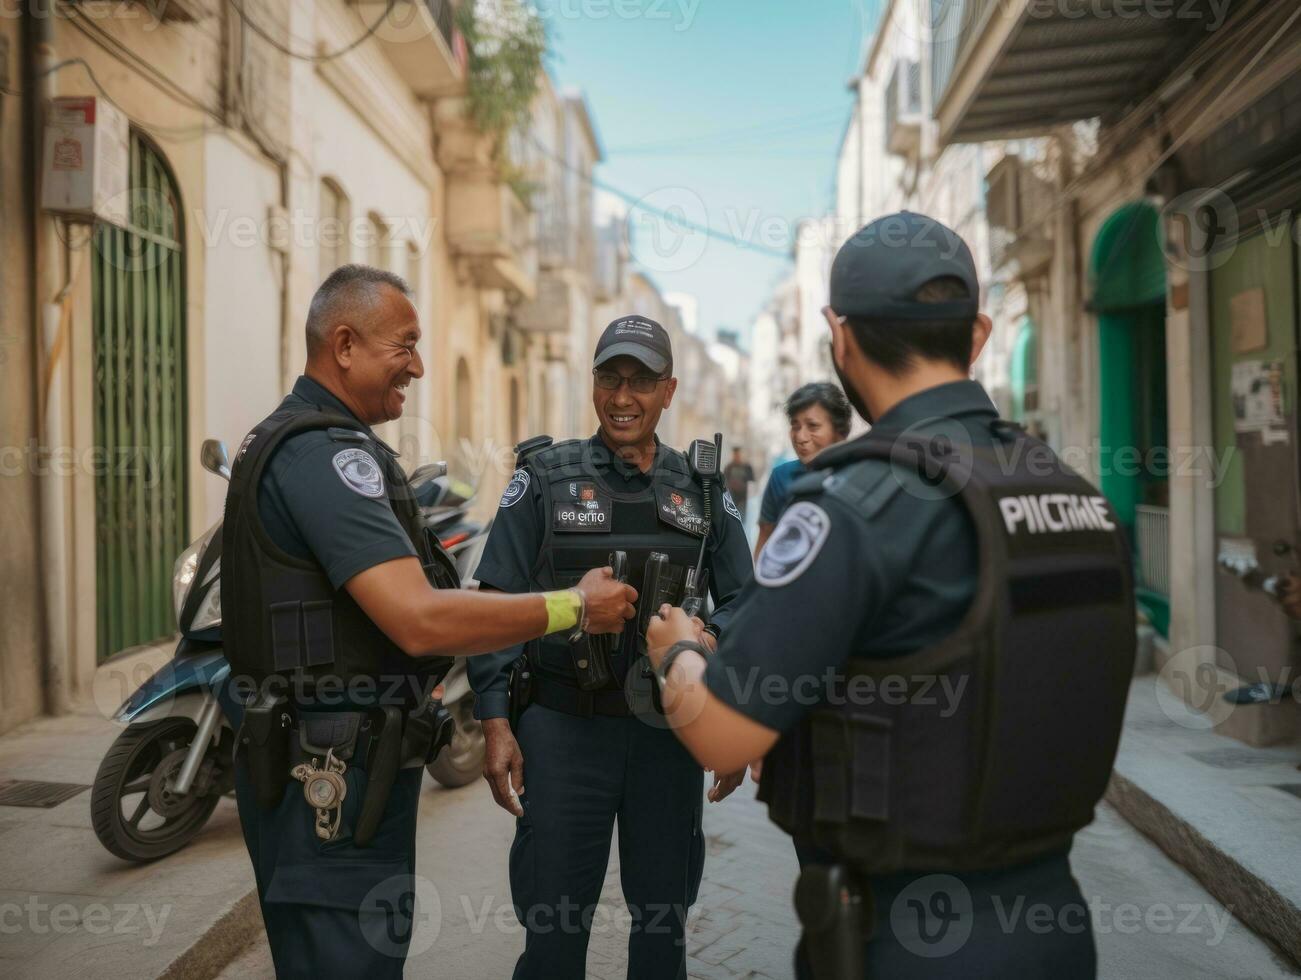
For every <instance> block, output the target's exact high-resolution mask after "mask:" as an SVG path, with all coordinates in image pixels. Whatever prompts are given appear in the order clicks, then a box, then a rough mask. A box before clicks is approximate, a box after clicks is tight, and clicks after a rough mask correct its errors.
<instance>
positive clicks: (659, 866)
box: [470, 316, 752, 980]
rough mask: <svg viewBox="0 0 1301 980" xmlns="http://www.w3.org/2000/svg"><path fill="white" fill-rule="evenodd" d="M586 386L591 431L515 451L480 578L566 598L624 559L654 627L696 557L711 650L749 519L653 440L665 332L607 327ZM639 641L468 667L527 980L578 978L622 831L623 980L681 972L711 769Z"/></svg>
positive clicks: (727, 774)
mask: <svg viewBox="0 0 1301 980" xmlns="http://www.w3.org/2000/svg"><path fill="white" fill-rule="evenodd" d="M593 381H594V384H593V388H592V403H593V406H594V408H595V409H596V415H597V418H598V420H599V423H600V428H599V430H598V431H597V433H596V434H595V435H594V436H592V437H591V438H590V439H585V440H570V441H567V442H561V443H558V444H552V443H551V440H550V439H549V438H546V437H541V438H539V439H535V440H530V441H529V442H527V443H524V444H523V445H522V447H520V457H521V458H520V463H519V469H517V470H516V472H515V475H514V477H513V478H512V479H511V482H510V484H509V485H508V486H507V488H506V491H505V493H504V494H503V495H502V498H501V503H500V508H499V510H498V512H497V519H496V521H495V522H494V524H493V528H492V532H491V533H490V535H489V537H488V542H487V546H486V549H485V552H484V556H483V560H482V563H481V564H480V566H479V568H478V571H477V572H476V577H477V578H478V579H479V581H480V583H481V587H489V586H491V587H493V588H497V589H500V590H502V591H503V592H521V591H525V590H528V589H536V588H544V589H545V588H555V587H561V586H563V585H564V584H565V583H566V582H568V581H570V580H571V579H572V578H573V576H574V575H575V573H576V571H577V570H578V569H581V568H582V567H583V565H584V563H585V562H590V561H593V560H598V561H599V560H604V559H605V558H606V556H607V555H608V554H610V553H612V552H623V553H624V554H625V555H626V556H627V565H628V577H629V581H631V582H632V583H633V584H634V585H636V586H637V588H638V591H639V592H644V593H646V594H647V595H650V596H651V598H650V599H643V600H642V605H641V607H640V608H641V612H642V616H643V620H642V621H643V622H644V621H645V620H646V619H649V618H650V616H651V614H652V613H653V612H654V611H655V610H656V609H658V608H659V603H660V602H663V601H668V602H674V601H680V597H682V596H683V594H684V588H685V586H686V585H687V578H688V575H692V576H694V571H695V566H696V565H697V564H698V563H699V561H700V558H701V556H702V555H703V561H704V570H705V573H706V574H707V576H708V587H709V591H710V593H711V594H712V595H713V598H714V600H715V602H716V607H715V609H714V612H713V616H712V618H711V620H710V622H709V623H708V624H707V625H706V624H705V623H704V622H703V621H702V620H701V619H700V618H695V619H691V620H689V626H690V629H691V633H692V635H693V636H694V637H696V638H697V639H698V640H700V642H702V643H704V644H705V645H707V646H710V647H712V646H713V644H714V643H715V641H716V639H717V637H718V636H719V635H725V634H726V631H727V628H728V622H729V620H730V617H731V612H732V601H733V599H734V598H735V597H736V595H737V594H738V593H739V592H740V590H741V587H742V586H743V585H744V584H745V582H747V581H748V580H749V578H750V575H751V574H752V563H751V559H750V555H749V551H748V548H747V545H746V538H745V531H744V528H743V526H742V523H741V517H740V513H739V511H738V510H737V509H736V506H735V504H734V502H733V501H732V499H731V497H730V496H729V495H728V494H727V493H726V491H725V490H724V489H723V488H722V487H721V486H720V485H719V483H718V482H717V474H718V459H717V456H716V455H715V456H714V457H713V459H712V466H709V467H706V466H703V465H699V458H698V462H697V465H695V466H693V465H692V463H691V460H690V459H689V458H688V457H687V456H684V455H683V454H682V453H679V452H677V451H676V450H674V449H670V448H669V447H668V446H665V445H663V444H662V443H661V442H660V441H659V439H658V438H657V437H656V435H655V428H656V425H657V424H658V422H659V419H660V414H661V413H662V412H663V411H664V410H665V409H667V408H668V407H669V405H670V403H671V402H672V400H673V394H674V391H675V390H676V388H677V381H676V379H675V378H674V377H673V353H672V349H671V347H670V343H669V337H668V334H667V332H666V331H665V330H664V328H663V327H662V326H661V325H660V324H658V323H656V322H655V321H653V320H649V319H647V318H645V317H640V316H626V317H623V318H621V319H618V320H615V321H614V322H613V323H611V324H610V325H609V326H608V327H607V328H606V330H605V332H604V333H603V334H602V336H601V339H600V341H599V343H598V344H597V347H596V356H595V360H594V369H593ZM696 446H697V448H698V449H699V448H703V449H704V451H705V452H706V453H708V452H710V451H713V452H715V453H716V446H715V445H713V444H709V443H706V444H704V446H703V447H701V445H700V444H699V443H697V444H696ZM707 469H708V470H711V471H712V472H713V473H714V476H713V477H711V478H706V477H705V476H704V474H705V472H706V470H707ZM702 546H703V548H702ZM655 555H659V556H661V557H660V558H658V559H657V558H656V557H654V556H655ZM661 562H662V564H661ZM656 577H658V580H659V581H658V585H656V584H655V583H654V582H653V581H652V579H653V578H656ZM697 598H700V597H699V596H697ZM641 643H642V638H641V637H639V636H637V635H636V631H634V630H632V629H629V630H628V631H626V632H625V635H624V637H623V642H619V643H610V642H607V643H605V644H604V645H602V644H601V643H599V642H598V643H596V644H592V643H580V644H571V643H569V642H567V641H566V638H565V637H563V636H551V637H546V638H543V639H542V640H541V641H539V642H536V643H531V644H529V645H528V647H527V651H526V656H525V659H524V661H523V662H522V663H520V664H518V665H517V667H516V670H515V674H514V677H513V679H512V678H510V677H509V674H510V668H511V665H512V663H516V662H517V661H518V660H519V658H520V655H521V648H520V647H515V648H512V649H509V650H506V651H503V653H502V654H501V656H499V657H496V658H486V657H484V658H479V659H478V660H476V661H474V662H472V663H471V664H470V680H471V683H472V684H473V685H474V688H475V691H476V692H477V693H478V703H477V709H476V710H477V711H478V713H479V716H480V717H481V718H482V719H483V729H484V734H485V735H486V737H487V756H486V759H485V763H484V777H485V778H486V779H487V780H488V783H489V785H490V786H491V787H492V793H493V797H494V798H495V799H496V801H497V803H498V804H499V805H501V806H502V807H504V808H505V809H507V810H508V811H509V812H511V813H513V814H514V815H515V816H516V817H517V822H516V832H515V841H514V844H513V846H512V847H511V853H510V878H511V894H512V897H513V899H514V904H515V907H516V910H517V915H518V916H519V917H520V921H521V923H522V924H523V925H524V926H525V927H526V930H527V936H526V940H525V949H524V953H523V955H522V956H521V957H520V959H519V961H518V963H517V964H516V967H515V974H514V975H515V978H516V980H527V978H537V980H582V977H584V976H586V970H585V961H586V955H587V944H588V936H589V931H590V927H591V921H592V915H593V910H594V908H595V906H596V903H597V901H598V899H599V898H600V895H601V885H602V882H603V880H604V877H605V870H606V865H607V863H608V859H609V852H610V841H611V835H612V831H613V828H614V825H615V823H616V820H617V822H618V827H619V858H620V874H621V878H622V883H623V893H624V897H625V899H626V900H627V903H628V907H629V911H630V913H631V915H632V929H631V937H630V939H629V946H628V976H629V977H642V978H652V980H672V978H674V977H681V978H684V980H685V977H686V952H685V942H684V934H685V920H686V913H687V910H688V908H690V906H691V904H692V903H693V902H694V901H695V896H696V891H697V889H698V887H699V884H700V876H701V872H702V869H703V866H704V848H705V842H704V838H703V836H702V833H701V827H700V820H701V806H702V796H703V793H702V789H703V787H702V785H701V783H702V779H701V769H700V766H699V765H697V763H696V762H695V760H694V759H692V758H691V756H690V754H689V753H688V752H687V751H686V750H685V749H684V748H683V747H682V746H681V745H679V744H678V742H677V740H676V739H675V738H674V737H673V735H672V733H671V732H669V731H668V730H667V728H666V726H665V724H664V719H663V716H662V714H660V713H659V710H658V702H657V700H656V698H655V696H654V695H655V694H656V693H657V692H656V691H655V688H654V681H653V679H652V678H651V676H650V670H649V664H648V663H647V662H646V660H645V657H644V655H643V653H644V650H643V648H642V646H641ZM526 676H527V685H528V686H527V690H526V691H525V692H524V693H523V695H522V696H521V695H520V691H519V688H520V687H522V686H524V684H525V677H526ZM512 684H513V685H514V689H512V690H508V687H509V686H510V685H512ZM508 694H509V695H510V696H511V698H512V700H513V701H514V702H515V707H514V712H513V714H514V715H515V718H514V730H513V731H512V724H511V720H510V719H509V718H508V713H510V712H508V707H509V705H508ZM523 702H529V703H528V706H527V707H524V705H523ZM521 708H523V710H522V713H521V710H520V709H521ZM719 773H720V775H719V776H718V777H717V778H716V780H715V782H714V785H713V787H712V788H711V790H710V791H709V798H710V799H711V800H712V801H714V802H717V801H719V800H721V799H723V798H724V797H725V796H727V795H728V794H729V793H731V792H732V790H733V789H734V788H735V787H736V786H737V785H738V784H739V783H740V781H741V779H742V776H743V766H742V765H735V766H732V767H731V768H730V769H728V770H719ZM526 776H527V778H526ZM526 783H527V790H526V788H525V784H526Z"/></svg>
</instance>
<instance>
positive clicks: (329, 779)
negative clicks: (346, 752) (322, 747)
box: [289, 748, 348, 840]
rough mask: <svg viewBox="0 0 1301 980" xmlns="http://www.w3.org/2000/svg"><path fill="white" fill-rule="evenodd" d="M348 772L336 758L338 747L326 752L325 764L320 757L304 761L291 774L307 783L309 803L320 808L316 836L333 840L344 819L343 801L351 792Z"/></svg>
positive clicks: (290, 771) (304, 793)
mask: <svg viewBox="0 0 1301 980" xmlns="http://www.w3.org/2000/svg"><path fill="white" fill-rule="evenodd" d="M347 771H348V767H347V765H345V764H344V762H343V760H342V759H336V758H335V757H334V749H332V748H331V749H329V750H327V751H326V753H325V766H324V768H321V767H320V765H319V763H318V762H317V761H316V759H312V761H311V762H300V763H299V764H298V765H296V766H294V768H293V769H291V770H289V774H290V775H291V776H293V777H294V778H295V779H297V780H298V781H299V782H301V783H302V784H303V796H304V797H305V798H306V800H307V805H308V806H310V807H312V808H313V809H315V810H316V836H317V837H319V838H321V840H333V839H334V836H335V835H336V834H337V833H338V832H339V822H340V821H341V820H342V819H343V800H344V798H345V797H346V796H347V795H348V784H347V783H346V782H344V779H343V774H344V773H345V772H347Z"/></svg>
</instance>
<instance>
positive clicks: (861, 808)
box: [812, 711, 894, 825]
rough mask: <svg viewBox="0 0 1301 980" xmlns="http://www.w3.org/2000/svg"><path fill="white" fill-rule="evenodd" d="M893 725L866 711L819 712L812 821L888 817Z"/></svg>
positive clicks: (839, 822)
mask: <svg viewBox="0 0 1301 980" xmlns="http://www.w3.org/2000/svg"><path fill="white" fill-rule="evenodd" d="M893 728H894V723H893V721H892V720H891V719H889V718H883V717H880V716H877V715H869V714H866V713H864V712H855V713H853V714H848V715H846V714H842V713H840V712H836V711H818V712H816V713H815V715H814V717H813V725H812V760H813V785H814V787H815V792H814V798H813V819H814V822H815V823H821V824H834V825H843V824H846V823H849V822H850V821H857V820H873V821H882V822H883V821H886V820H888V819H889V818H890V780H891V768H892V767H891V745H892V742H893Z"/></svg>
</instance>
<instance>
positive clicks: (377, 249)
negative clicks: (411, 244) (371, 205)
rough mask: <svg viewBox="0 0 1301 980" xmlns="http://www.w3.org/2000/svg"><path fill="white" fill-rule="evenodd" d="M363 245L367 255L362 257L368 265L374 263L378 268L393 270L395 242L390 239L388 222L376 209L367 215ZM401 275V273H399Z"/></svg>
mask: <svg viewBox="0 0 1301 980" xmlns="http://www.w3.org/2000/svg"><path fill="white" fill-rule="evenodd" d="M362 245H363V247H364V248H365V250H366V251H365V257H364V258H363V259H362V261H363V262H365V263H366V264H367V265H373V266H374V267H375V268H377V269H388V270H389V271H390V272H392V271H394V270H393V247H392V246H393V243H392V241H391V240H390V232H389V227H388V224H387V223H386V222H385V221H384V219H383V218H381V217H380V216H379V215H378V214H376V213H375V212H374V211H372V212H370V214H368V215H366V227H365V229H364V236H363V239H362ZM398 274H399V275H401V273H400V272H399V273H398Z"/></svg>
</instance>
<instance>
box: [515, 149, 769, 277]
mask: <svg viewBox="0 0 1301 980" xmlns="http://www.w3.org/2000/svg"><path fill="white" fill-rule="evenodd" d="M526 138H527V139H528V141H529V142H530V143H532V144H533V145H534V146H535V147H537V148H538V150H540V151H541V152H542V153H543V154H545V155H546V156H548V157H550V158H551V159H552V160H554V161H556V163H558V164H560V166H561V167H563V168H564V169H565V170H568V171H569V172H570V173H572V174H574V175H575V176H577V177H578V178H579V179H580V180H582V181H583V182H584V183H586V184H588V185H589V186H591V187H595V188H597V189H599V190H603V191H605V192H606V193H609V194H613V195H614V196H615V197H617V198H619V199H620V200H622V201H624V202H625V203H627V204H629V205H631V206H632V207H634V208H637V209H638V210H639V211H644V212H646V213H647V214H653V215H655V216H656V217H659V218H663V219H664V220H665V221H667V222H670V223H672V224H673V225H675V226H676V227H679V228H685V229H687V230H688V231H696V232H699V233H700V234H702V235H705V236H706V237H708V238H713V239H715V240H717V241H721V242H725V243H726V244H728V245H732V246H734V247H735V248H742V249H748V250H750V251H752V252H758V253H760V254H762V255H767V256H770V257H772V258H778V259H787V260H788V259H790V257H791V256H790V251H789V249H779V248H773V247H771V246H769V245H760V244H758V243H757V242H747V241H746V240H745V239H743V238H737V237H736V236H735V235H729V234H728V233H727V232H723V231H718V230H717V229H716V228H712V227H710V226H709V225H702V224H700V223H698V222H695V221H692V220H690V219H689V218H687V217H685V216H683V215H678V214H672V213H670V212H668V211H665V210H664V209H663V208H657V207H653V206H652V205H649V204H647V203H646V202H645V200H644V198H645V195H644V194H643V195H637V194H633V193H632V192H630V191H626V190H624V189H623V188H621V187H615V186H614V185H612V184H607V183H606V182H605V181H603V180H599V179H598V178H596V177H593V176H591V175H590V174H586V173H584V172H583V171H581V170H579V169H578V168H577V167H575V166H574V165H573V164H571V163H570V162H569V161H568V160H566V159H564V158H563V157H560V156H557V155H556V154H555V153H553V152H552V151H551V150H550V149H549V148H548V147H546V146H544V145H543V144H542V143H540V142H539V141H538V139H537V137H535V136H533V135H532V134H529V135H528V136H527V137H526Z"/></svg>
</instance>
